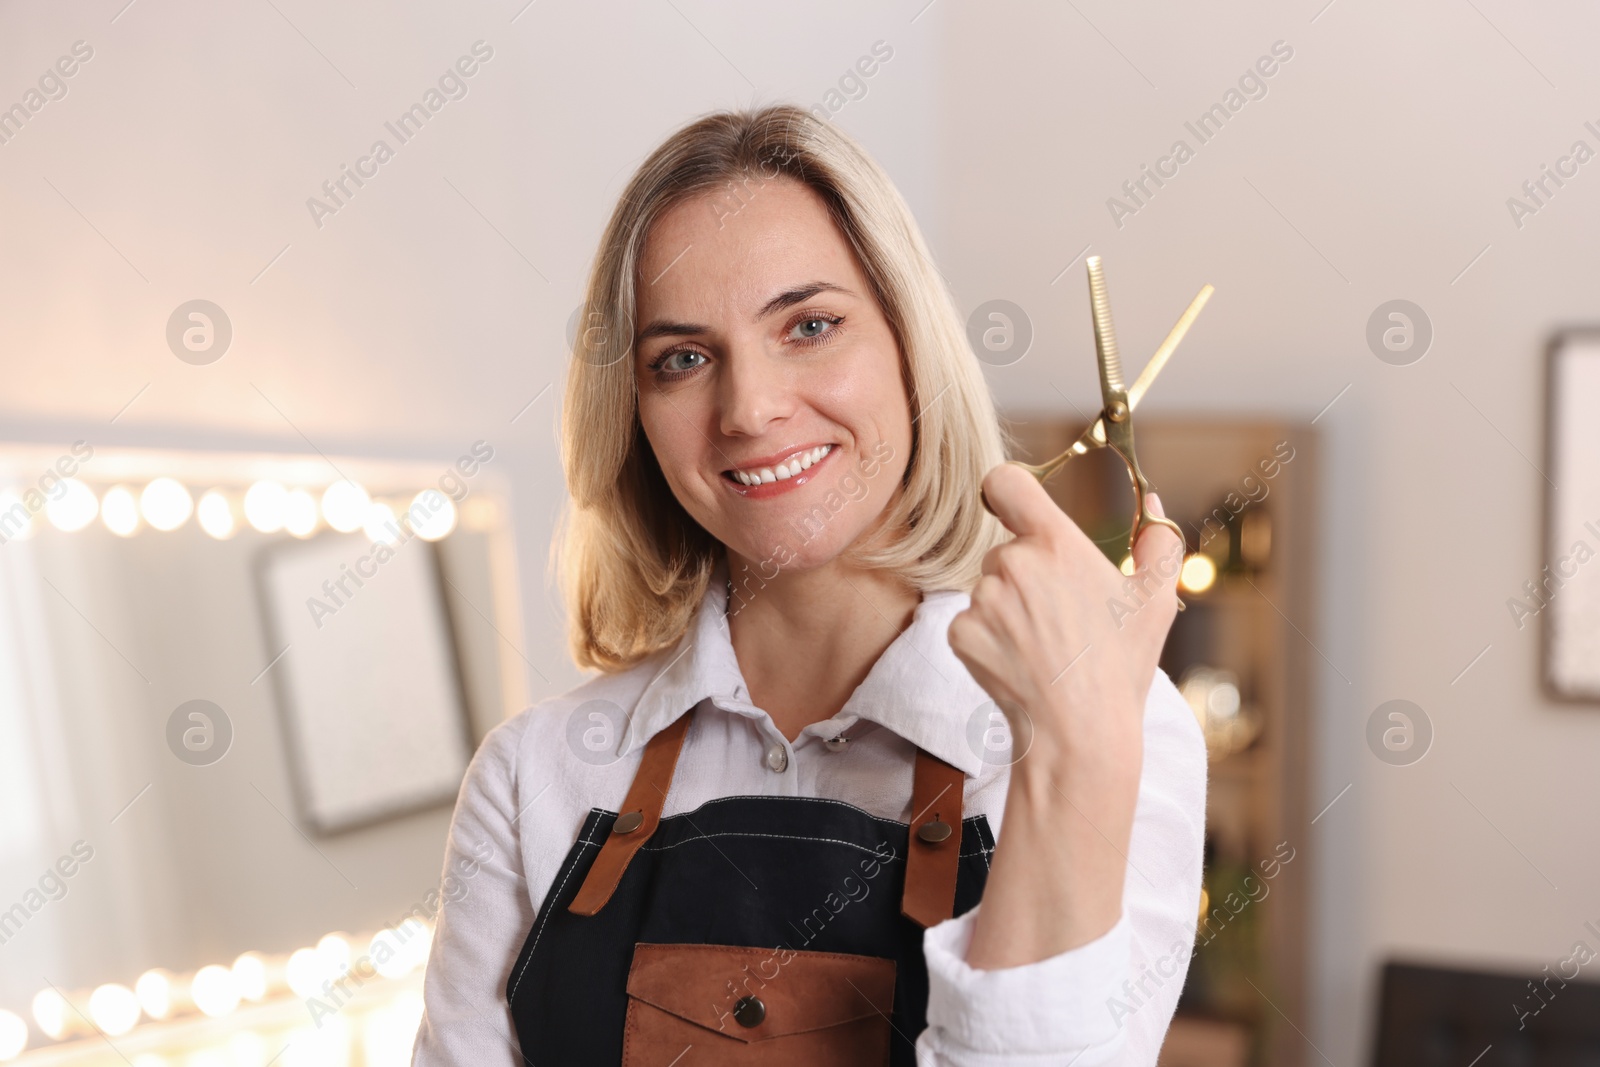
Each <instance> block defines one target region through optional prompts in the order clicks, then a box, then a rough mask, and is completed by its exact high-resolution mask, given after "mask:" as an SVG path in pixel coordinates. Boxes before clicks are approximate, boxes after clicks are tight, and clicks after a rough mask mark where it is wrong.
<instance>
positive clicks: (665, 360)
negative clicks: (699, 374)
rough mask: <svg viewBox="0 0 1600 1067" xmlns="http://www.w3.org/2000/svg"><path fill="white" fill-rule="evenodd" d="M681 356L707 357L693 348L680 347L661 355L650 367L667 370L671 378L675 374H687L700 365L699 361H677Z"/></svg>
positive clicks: (667, 375)
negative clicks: (686, 363) (683, 362)
mask: <svg viewBox="0 0 1600 1067" xmlns="http://www.w3.org/2000/svg"><path fill="white" fill-rule="evenodd" d="M680 357H694V358H696V359H701V360H703V359H705V358H706V357H705V356H704V355H702V354H701V353H699V352H696V351H695V350H694V349H692V348H680V349H678V350H677V351H676V352H668V353H667V354H666V355H664V356H661V357H660V358H659V359H657V360H656V361H655V362H654V363H652V364H651V365H650V369H651V370H661V371H665V372H666V377H668V378H671V377H673V376H675V375H679V374H687V373H689V372H690V371H692V370H694V369H695V368H696V367H698V366H699V365H700V364H698V363H690V364H688V365H684V364H681V363H679V362H677V361H678V360H679V359H680Z"/></svg>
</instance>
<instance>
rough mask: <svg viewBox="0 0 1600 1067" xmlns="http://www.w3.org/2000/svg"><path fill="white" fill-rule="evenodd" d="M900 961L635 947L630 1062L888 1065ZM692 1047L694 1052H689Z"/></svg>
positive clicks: (626, 1044) (627, 1031)
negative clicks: (677, 1060)
mask: <svg viewBox="0 0 1600 1067" xmlns="http://www.w3.org/2000/svg"><path fill="white" fill-rule="evenodd" d="M894 986H895V961H894V960H893V959H889V958H885V957H881V956H856V955H849V954H846V953H840V952H815V951H804V950H801V951H797V950H794V949H788V948H740V947H736V946H731V945H700V944H688V945H652V944H645V943H640V944H637V945H635V946H634V953H633V962H632V964H631V965H630V967H629V969H628V1014H627V1022H626V1025H625V1028H624V1038H623V1048H622V1064H623V1067H645V1065H649V1067H661V1064H664V1063H668V1062H672V1060H673V1057H675V1056H679V1055H682V1054H683V1053H684V1052H686V1051H688V1052H689V1054H688V1055H687V1056H684V1058H683V1062H684V1063H685V1064H693V1065H694V1067H740V1065H746V1064H761V1065H762V1067H868V1065H871V1067H883V1065H884V1064H887V1063H888V1062H889V1041H890V1038H891V1037H892V1036H893V1031H892V1029H891V1027H890V1022H889V1017H890V1015H891V1013H892V1011H893V1008H894ZM691 1049H692V1051H690V1050H691Z"/></svg>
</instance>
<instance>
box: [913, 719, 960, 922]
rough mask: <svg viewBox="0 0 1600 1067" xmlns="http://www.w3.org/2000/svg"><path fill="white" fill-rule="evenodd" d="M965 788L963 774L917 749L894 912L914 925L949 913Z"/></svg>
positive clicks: (939, 919) (953, 904)
mask: <svg viewBox="0 0 1600 1067" xmlns="http://www.w3.org/2000/svg"><path fill="white" fill-rule="evenodd" d="M965 786H966V775H964V774H962V773H961V769H960V768H958V767H952V766H951V765H950V764H948V763H946V762H945V761H944V760H942V759H939V758H937V757H935V756H930V755H929V754H928V753H926V752H924V751H923V750H922V749H920V748H919V749H917V767H916V771H915V773H914V777H913V779H912V785H911V834H910V842H909V845H908V851H907V852H906V888H905V893H904V895H903V896H902V897H901V898H900V912H901V914H902V915H904V916H905V917H906V918H908V919H910V920H911V921H912V922H915V923H916V924H918V925H919V926H923V927H928V926H933V925H934V924H935V923H941V922H943V921H944V920H946V919H948V918H950V917H951V916H952V915H954V914H955V908H956V874H957V868H958V867H959V863H958V859H959V857H960V855H961V799H962V792H963V791H964V787H965Z"/></svg>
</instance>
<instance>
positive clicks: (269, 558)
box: [257, 532, 473, 836]
mask: <svg viewBox="0 0 1600 1067" xmlns="http://www.w3.org/2000/svg"><path fill="white" fill-rule="evenodd" d="M380 560H381V562H380ZM362 575H366V576H365V577H362ZM257 577H258V585H259V588H260V595H261V606H262V613H263V616H264V621H265V632H266V634H267V638H268V643H269V645H270V647H269V649H268V651H267V657H268V658H269V659H273V658H276V657H281V659H279V660H278V661H277V663H276V665H275V666H273V667H272V668H271V671H270V673H271V674H272V675H273V685H274V691H275V693H276V694H277V703H278V709H279V719H280V722H281V723H282V726H283V737H284V742H285V746H286V749H287V753H286V754H287V762H288V764H289V767H290V772H291V778H292V779H293V788H294V793H295V799H296V805H297V808H298V811H299V815H300V818H301V819H302V820H304V823H305V825H306V826H307V828H308V829H310V830H311V831H313V832H315V833H317V834H319V835H323V836H327V835H333V834H338V833H342V832H344V831H348V830H353V829H357V828H359V827H364V826H369V825H372V824H374V823H378V822H383V821H387V820H390V819H394V818H398V817H401V816H403V815H407V814H410V813H414V812H417V811H421V810H425V809H429V808H433V807H438V806H443V805H448V804H452V803H454V801H455V798H456V794H457V792H458V791H459V789H460V785H461V781H462V778H463V776H464V775H465V773H466V769H467V764H468V762H469V761H470V759H471V757H472V751H473V744H472V739H471V728H470V721H469V715H468V710H467V700H466V695H465V692H464V687H463V684H462V679H461V668H460V663H459V659H458V654H457V649H456V644H455V635H454V632H453V626H452V622H451V618H450V614H449V612H448V611H447V610H446V606H445V602H444V594H443V588H442V587H443V576H442V572H441V570H440V563H439V556H438V552H437V550H436V548H435V546H434V545H433V544H432V543H430V542H427V541H424V540H422V539H421V538H420V537H412V538H411V539H409V540H407V541H405V542H403V543H400V544H397V545H393V546H384V545H381V544H379V543H374V542H371V541H369V540H368V539H367V538H366V537H364V536H362V535H360V534H338V533H332V532H328V533H324V534H321V535H319V536H317V537H315V538H312V539H310V540H308V541H284V542H280V543H278V544H275V545H272V546H270V547H268V548H266V549H264V550H263V551H262V552H261V553H260V555H259V557H258V566H257Z"/></svg>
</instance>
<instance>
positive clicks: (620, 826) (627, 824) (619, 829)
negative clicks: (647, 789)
mask: <svg viewBox="0 0 1600 1067" xmlns="http://www.w3.org/2000/svg"><path fill="white" fill-rule="evenodd" d="M643 825H644V812H642V811H630V812H628V813H627V814H625V815H618V816H617V821H616V822H615V823H613V824H612V825H611V832H612V833H614V834H631V833H633V832H634V831H635V830H637V829H638V828H639V827H641V826H643Z"/></svg>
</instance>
